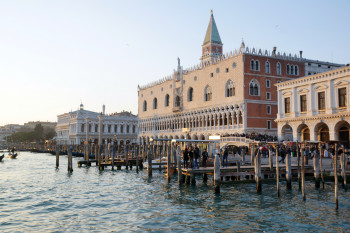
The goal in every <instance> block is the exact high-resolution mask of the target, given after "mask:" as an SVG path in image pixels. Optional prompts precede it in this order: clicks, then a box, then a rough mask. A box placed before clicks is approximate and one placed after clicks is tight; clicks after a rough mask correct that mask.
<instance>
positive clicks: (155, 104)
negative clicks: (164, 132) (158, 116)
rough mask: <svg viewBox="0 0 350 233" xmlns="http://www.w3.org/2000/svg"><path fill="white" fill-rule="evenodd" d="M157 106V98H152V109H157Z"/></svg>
mask: <svg viewBox="0 0 350 233" xmlns="http://www.w3.org/2000/svg"><path fill="white" fill-rule="evenodd" d="M157 108H158V100H157V98H154V99H153V109H157Z"/></svg>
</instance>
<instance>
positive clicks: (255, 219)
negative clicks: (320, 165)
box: [0, 152, 350, 232]
mask: <svg viewBox="0 0 350 233" xmlns="http://www.w3.org/2000/svg"><path fill="white" fill-rule="evenodd" d="M77 160H78V159H74V171H73V173H72V174H70V173H68V172H67V157H65V156H61V157H60V168H58V169H56V168H55V157H54V156H50V155H47V154H33V153H25V152H23V153H21V154H20V156H19V157H18V159H17V160H10V159H5V161H4V162H2V163H0V177H1V179H0V190H1V192H0V209H1V212H0V229H1V231H2V232H16V231H19V232H54V231H69V232H81V231H88V232H90V231H96V232H100V231H102V232H111V231H117V232H119V231H120V232H125V231H135V232H140V231H151V230H153V231H159V232H161V231H174V232H177V231H178V232H184V231H185V232H189V231H199V232H223V231H227V232H232V231H239V232H243V231H244V232H247V231H250V232H252V231H253V232H263V231H266V232H271V231H272V232H273V231H278V232H280V231H294V232H304V231H313V232H320V231H327V232H341V231H350V223H349V219H350V193H349V192H344V191H343V190H342V189H340V190H339V203H340V205H339V206H340V208H339V210H338V211H336V210H335V208H334V207H335V205H334V184H333V183H326V185H325V189H324V190H323V189H319V190H315V189H314V184H313V183H312V182H307V186H306V192H307V200H306V202H304V201H303V200H302V196H301V192H300V191H299V190H298V186H297V184H296V183H293V185H294V186H293V188H294V189H293V190H292V191H287V190H286V189H285V183H284V182H281V197H280V198H279V199H277V198H276V188H275V184H273V183H272V184H263V191H262V194H257V193H256V192H255V184H241V185H232V184H229V185H223V186H222V187H221V194H220V195H215V194H214V192H213V182H212V180H211V179H209V180H208V182H207V184H206V183H203V182H202V180H201V178H200V177H198V178H197V184H196V186H195V187H193V186H190V185H183V186H181V187H179V186H178V185H177V178H176V177H173V179H172V180H171V182H170V183H169V184H167V181H166V179H165V177H164V175H163V174H162V173H159V172H153V177H152V178H148V177H147V171H140V172H139V173H136V171H135V169H134V170H132V171H125V170H121V171H117V170H115V171H111V170H105V171H98V169H97V168H96V167H91V168H85V167H83V168H78V167H77V166H76V161H77Z"/></svg>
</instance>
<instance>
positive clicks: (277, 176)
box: [276, 145, 280, 197]
mask: <svg viewBox="0 0 350 233" xmlns="http://www.w3.org/2000/svg"><path fill="white" fill-rule="evenodd" d="M278 149H279V147H278V146H277V145H276V185H277V197H279V196H280V172H279V167H278V154H279V151H278Z"/></svg>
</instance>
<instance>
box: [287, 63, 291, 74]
mask: <svg viewBox="0 0 350 233" xmlns="http://www.w3.org/2000/svg"><path fill="white" fill-rule="evenodd" d="M287 74H290V67H289V65H287Z"/></svg>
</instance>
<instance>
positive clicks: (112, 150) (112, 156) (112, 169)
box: [112, 144, 115, 171]
mask: <svg viewBox="0 0 350 233" xmlns="http://www.w3.org/2000/svg"><path fill="white" fill-rule="evenodd" d="M114 148H115V145H114V144H113V146H112V171H114V151H115V150H114Z"/></svg>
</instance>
